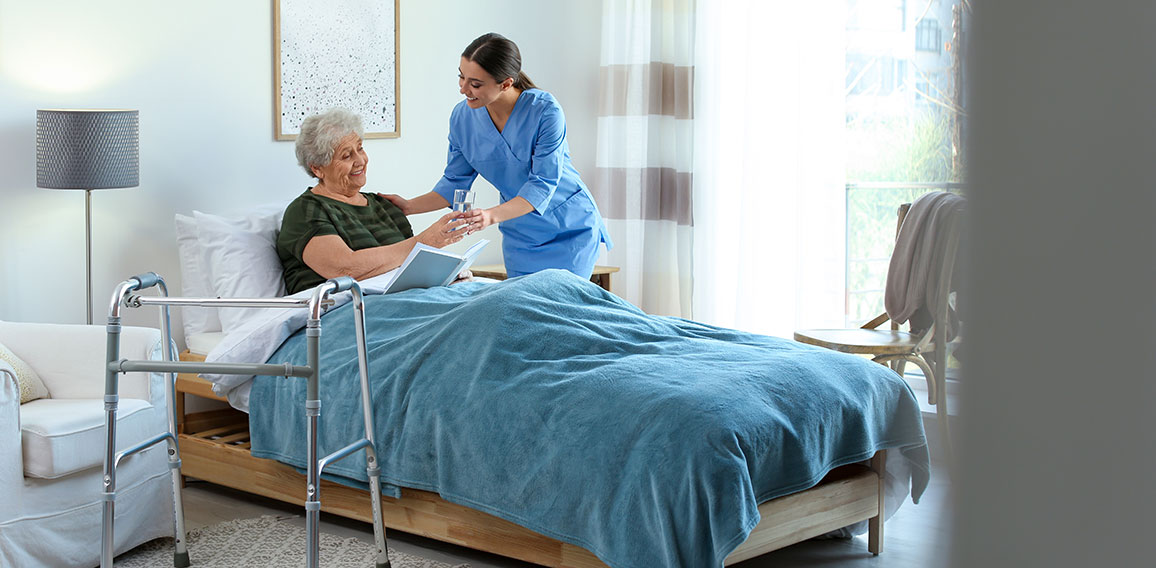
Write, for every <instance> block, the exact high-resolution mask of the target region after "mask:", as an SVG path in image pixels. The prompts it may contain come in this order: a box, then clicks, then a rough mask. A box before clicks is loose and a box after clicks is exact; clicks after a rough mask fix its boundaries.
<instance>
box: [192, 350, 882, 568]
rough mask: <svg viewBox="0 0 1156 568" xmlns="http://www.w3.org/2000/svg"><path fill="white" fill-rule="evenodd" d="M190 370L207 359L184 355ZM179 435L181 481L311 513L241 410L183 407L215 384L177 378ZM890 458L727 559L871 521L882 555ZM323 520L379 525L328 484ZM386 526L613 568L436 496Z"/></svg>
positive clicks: (878, 458)
mask: <svg viewBox="0 0 1156 568" xmlns="http://www.w3.org/2000/svg"><path fill="white" fill-rule="evenodd" d="M180 358H181V360H183V361H203V360H204V357H203V356H200V355H196V354H193V353H190V352H188V351H186V352H184V353H181V355H180ZM176 391H177V399H176V400H175V401H174V403H175V406H176V412H177V428H178V432H179V436H178V437H179V443H180V449H181V462H182V467H181V473H182V474H183V475H184V476H186V477H193V478H197V479H201V480H204V481H208V482H211V483H216V484H218V485H223V486H226V487H232V488H234V489H239V490H241V491H245V492H248V493H254V494H257V495H262V496H264V497H270V498H273V499H277V500H280V501H285V502H288V503H293V504H296V505H301V506H304V504H305V476H304V475H303V474H300V473H298V472H297V470H295V469H294V468H292V467H290V466H288V465H285V464H283V463H280V462H278V461H274V460H268V459H262V458H255V457H253V456H252V454H250V453H249V420H248V415H247V414H245V413H244V412H241V411H239V410H236V409H233V408H224V409H220V410H210V411H205V412H197V413H192V414H186V412H185V397H186V396H199V397H204V398H209V399H214V400H222V401H223V400H225V399H224V398H222V397H219V396H217V395H215V394H213V391H212V388H211V385H210V383H209V382H208V381H206V380H204V379H202V378H200V377H198V376H196V375H193V374H187V373H182V374H179V375H178V376H177V384H176ZM884 453H885V452H882V451H880V452H878V453H876V454H875V456H874V457H873V458H872V459H871V460H870V461H869V462H867V463H864V464H855V465H849V466H844V467H841V468H838V469H836V470H834V471H832V472H831V473H830V474H829V475H827V477H826V478H824V479H823V481H822V482H820V483H819V484H818V485H816V486H815V487H812V488H811V489H807V490H805V491H801V492H799V493H794V494H791V495H787V496H784V497H780V498H778V499H774V500H771V501H768V502H766V503H763V504H761V505H759V514H760V515H761V516H762V521H761V522H760V523H759V524H758V525H757V526H756V527H755V529H754V530H753V531H752V532H751V534H750V536H749V537H748V538H747V540H746V542H744V543H743V544H742V545H740V546H739V547H738V548H737V549H735V551H734V552H732V553H731V554H730V556H728V557H727V558H726V564H727V565H730V564H734V563H737V562H741V561H743V560H747V559H749V558H753V557H755V556H759V555H761V554H765V553H767V552H770V551H772V550H776V549H779V548H783V547H785V546H788V545H791V544H794V543H797V542H800V541H803V540H806V539H809V538H812V537H815V536H818V535H821V534H824V533H827V532H829V531H832V530H836V529H839V528H842V527H845V526H847V525H850V524H852V523H856V522H859V521H863V520H867V521H869V523H868V527H869V533H868V545H867V548H868V550H869V551H870V552H871V553H873V554H879V553H880V552H882V547H883V522H882V513H883V511H884V508H883V472H884V461H885V455H884ZM321 487H322V489H321V504H322V507H321V510H322V511H325V512H327V513H332V514H335V515H340V516H342V517H347V518H350V519H356V520H359V521H364V522H367V523H372V522H373V518H372V512H371V510H370V499H369V492H368V491H365V490H361V489H355V488H352V487H347V486H345V485H341V484H338V483H334V482H330V481H324V480H323V481H322V484H321ZM381 516H382V519H383V520H384V522H385V526H386V527H387V528H389V529H394V530H400V531H403V532H407V533H411V534H416V535H421V536H423V537H428V538H432V539H435V540H440V541H444V542H449V543H453V544H457V545H461V546H465V547H469V548H474V549H478V550H484V551H486V552H491V553H494V554H499V555H502V556H508V557H511V558H517V559H519V560H523V561H526V562H532V563H535V564H541V565H544V566H555V567H560V568H595V567H603V568H604V567H605V566H606V564H604V563H603V562H602V561H600V560H599V559H598V558H597V557H595V556H594V555H593V554H592V553H590V552H589V551H587V550H586V549H584V548H581V547H578V546H575V545H572V544H567V543H564V542H561V541H559V540H556V539H553V538H550V537H546V536H543V535H540V534H538V533H535V532H533V531H531V530H529V529H526V528H523V527H521V526H519V525H517V524H514V523H512V522H509V521H506V520H504V519H500V518H498V517H495V516H493V515H489V514H486V513H482V512H480V511H476V510H474V509H471V508H469V507H465V506H463V505H458V504H456V503H450V502H448V501H445V500H444V499H442V498H441V497H440V496H438V495H437V494H436V493H430V492H428V491H419V490H415V489H402V490H401V498H400V499H393V498H390V497H385V496H383V497H382V512H381Z"/></svg>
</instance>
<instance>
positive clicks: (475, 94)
mask: <svg viewBox="0 0 1156 568" xmlns="http://www.w3.org/2000/svg"><path fill="white" fill-rule="evenodd" d="M506 81H509V82H510V83H511V84H512V83H513V79H511V78H508V79H506ZM506 81H502V82H498V81H496V80H494V78H493V77H492V76H490V74H489V73H487V72H486V70H485V69H482V66H481V65H478V64H477V63H474V62H473V61H470V60H469V59H466V58H465V57H463V58H462V62H461V64H460V65H458V91H459V92H460V93H461V94H463V95H465V97H466V104H467V105H469V106H470V108H482V107H484V106H486V105H488V104H490V103H492V102H494V101H496V100H497V99H498V97H499V96H501V94H502V85H503V84H504V83H505V82H506Z"/></svg>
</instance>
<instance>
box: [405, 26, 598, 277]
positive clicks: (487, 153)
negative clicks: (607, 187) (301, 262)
mask: <svg viewBox="0 0 1156 568" xmlns="http://www.w3.org/2000/svg"><path fill="white" fill-rule="evenodd" d="M458 85H459V90H460V92H461V93H462V94H463V95H465V97H466V98H465V100H464V101H462V102H460V103H458V105H457V106H455V107H454V110H453V113H452V114H451V115H450V133H449V157H448V159H447V160H446V169H445V173H444V174H443V175H442V178H441V180H439V181H438V183H437V185H435V186H434V188H433V191H430V192H429V193H426V194H424V195H421V196H418V197H415V198H413V199H405V198H403V197H401V196H398V195H385V196H384V197H386V198H387V199H389V200H390V201H392V202H393V203H394V204H396V205H397V206H398V207H399V208H401V210H402V211H403V212H404V213H405V214H406V215H413V214H415V213H425V212H429V211H433V210H435V209H439V208H441V207H449V206H450V203H451V202H452V201H453V196H454V190H455V189H468V188H470V187H471V186H472V185H473V183H474V179H475V178H476V177H477V176H478V174H481V176H482V177H484V178H485V179H486V181H489V182H490V183H491V184H493V185H494V187H496V188H497V189H498V192H499V193H500V194H501V198H500V204H499V205H497V206H495V207H491V208H488V209H474V210H472V211H469V212H466V213H463V214H462V216H463V217H462V218H463V219H465V220H466V221H467V222H468V229H467V230H468V231H469V232H474V231H480V230H482V229H484V228H486V227H488V226H490V225H492V224H494V223H497V224H498V228H499V230H500V231H501V232H502V254H503V257H504V260H505V263H506V274H507V275H508V276H509V277H515V276H521V275H524V274H530V273H533V272H537V271H539V270H545V269H547V268H562V269H565V270H569V271H570V272H573V273H574V274H577V275H578V276H581V277H582V278H590V274H591V273H592V272H593V270H594V261H595V260H596V259H597V258H598V254H599V252H600V250H599V249H600V245H602V244H603V243H605V244H606V248H607V249H609V248H610V247H611V246H612V244H611V242H610V236H609V235H608V234H607V232H606V225H605V224H604V223H603V221H602V215H601V214H600V213H599V212H598V207H597V206H595V205H594V198H593V197H592V196H591V195H590V190H589V189H587V188H586V184H584V183H582V179H581V178H580V177H579V175H578V170H576V169H574V165H573V164H571V163H570V149H569V145H568V144H567V143H566V119H565V117H564V116H563V114H562V107H561V106H560V105H559V104H558V101H556V100H555V99H554V97H553V95H551V94H550V93H547V92H546V91H543V90H540V89H538V88H537V87H535V86H534V83H533V82H532V81H530V78H529V77H527V76H526V74H525V73H523V72H522V56H521V53H520V52H519V51H518V46H517V45H515V44H514V42H512V41H510V40H508V39H506V38H505V37H502V36H501V35H498V34H495V33H489V34H485V35H483V36H481V37H479V38H478V39H476V40H474V41H473V42H472V43H470V45H469V46H468V47H466V50H465V52H463V53H462V58H461V63H460V66H459V67H458Z"/></svg>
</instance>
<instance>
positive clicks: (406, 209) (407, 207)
mask: <svg viewBox="0 0 1156 568" xmlns="http://www.w3.org/2000/svg"><path fill="white" fill-rule="evenodd" d="M378 195H380V196H382V197H384V198H386V199H388V200H389V201H390V203H393V204H394V205H396V206H397V208H398V209H401V212H402V214H403V215H412V214H413V205H411V204H410V202H409V200H408V199H406V198H404V197H402V196H400V195H397V194H395V193H379V194H378Z"/></svg>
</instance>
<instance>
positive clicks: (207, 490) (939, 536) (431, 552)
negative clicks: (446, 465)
mask: <svg viewBox="0 0 1156 568" xmlns="http://www.w3.org/2000/svg"><path fill="white" fill-rule="evenodd" d="M934 426H935V425H934V423H930V424H927V434H928V438H929V441H930V442H931V445H932V457H933V464H932V478H931V485H930V487H929V488H928V489H927V492H926V493H924V495H923V498H922V499H921V500H920V503H919V504H918V505H913V504H912V503H911V501H910V499H908V501H907V502H906V503H904V505H903V506H902V507H900V509H899V511H897V512H896V513H895V516H893V517H892V518H891V520H889V521H888V522H887V525H886V530H885V531H884V535H885V540H884V544H883V554H882V555H880V556H871V555H870V554H869V553H868V552H867V540H866V535H863V536H860V537H856V538H854V539H852V540H850V541H844V540H822V541H814V540H813V541H807V542H802V543H799V544H796V545H794V546H790V547H787V548H784V549H782V550H778V551H775V552H772V553H770V554H767V555H764V556H761V557H759V558H754V559H751V560H748V561H746V562H743V563H740V564H736V565H735V566H736V567H740V568H764V567H765V568H770V567H772V566H775V567H782V566H806V567H823V568H827V567H840V568H844V567H847V568H851V567H860V566H864V567H865V566H872V567H883V566H886V567H888V568H893V567H894V568H907V567H911V568H937V567H940V566H945V565H946V564H947V562H946V559H947V550H948V547H947V542H948V538H949V535H950V530H949V515H948V513H949V511H950V510H951V509H950V496H949V493H950V482H949V480H948V479H947V474H946V471H945V470H944V468H943V465H942V462H941V461H940V460H939V459H938V458H939V456H938V455H937V452H936V448H937V446H938V444H936V443H935V440H934V439H933V437H934V432H935V428H934ZM183 495H184V502H185V520H186V525H187V527H188V528H189V529H193V528H197V527H202V526H207V525H212V524H215V523H218V522H221V521H226V520H230V519H244V518H252V517H259V516H261V515H278V516H285V517H292V518H293V520H294V522H297V523H300V524H301V526H304V525H305V519H304V517H303V516H302V514H303V511H302V510H301V508H300V507H294V506H292V505H288V504H285V503H281V502H279V501H273V500H271V499H265V498H263V497H258V496H255V495H250V494H247V493H242V492H239V491H234V490H232V489H229V488H226V487H221V486H218V485H213V484H210V483H205V482H198V481H192V482H190V483H189V484H188V485H187V486H186V488H185V491H184V494H183ZM321 518H322V523H321V525H322V526H321V530H322V532H325V533H330V534H334V535H338V536H342V537H353V538H359V539H362V540H364V541H366V542H372V540H373V526H372V525H370V524H367V523H361V522H358V521H352V520H348V519H344V518H341V517H336V516H332V515H328V514H323V515H322V517H321ZM388 536H389V545H390V546H391V547H392V548H395V549H397V550H399V551H401V552H404V553H407V554H413V555H415V556H421V557H424V558H429V559H431V560H438V561H441V562H449V563H454V564H463V563H468V564H469V565H470V566H471V568H523V567H531V566H533V565H532V564H526V563H524V562H518V561H513V560H507V559H504V558H501V557H497V556H494V555H491V554H487V553H484V552H477V551H473V550H469V549H465V548H460V547H456V546H453V545H449V544H444V543H441V542H438V541H434V540H429V539H425V538H422V537H417V536H413V535H409V534H405V533H401V532H398V531H390V532H389V535H388ZM189 552H190V554H192V555H194V558H195V555H196V551H195V550H191V549H190V551H189Z"/></svg>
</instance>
